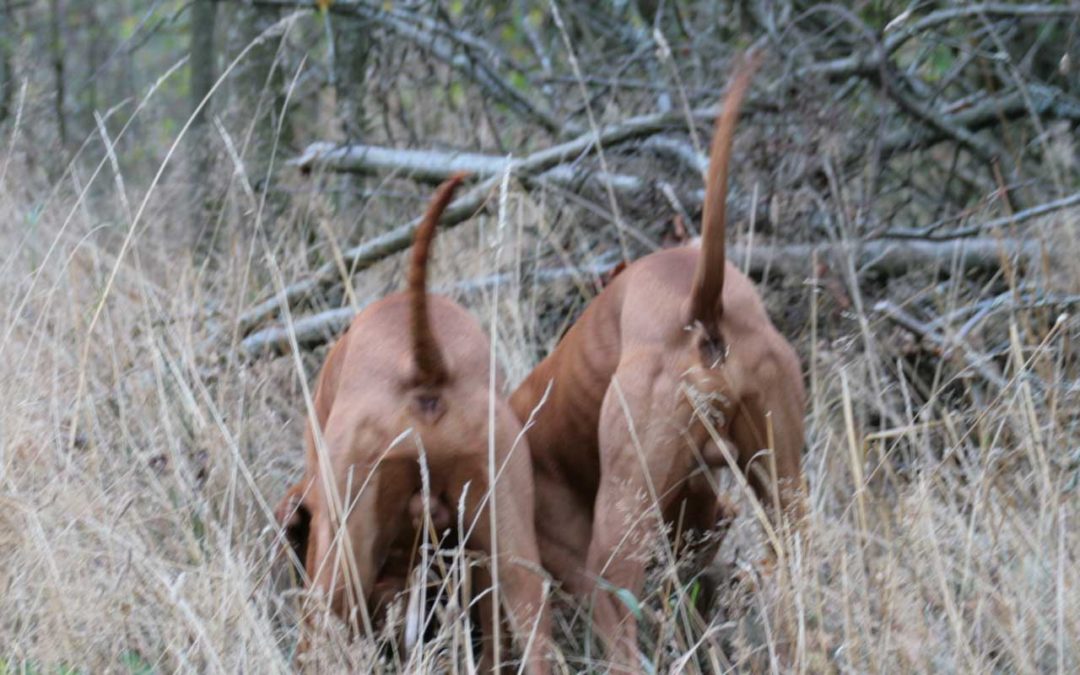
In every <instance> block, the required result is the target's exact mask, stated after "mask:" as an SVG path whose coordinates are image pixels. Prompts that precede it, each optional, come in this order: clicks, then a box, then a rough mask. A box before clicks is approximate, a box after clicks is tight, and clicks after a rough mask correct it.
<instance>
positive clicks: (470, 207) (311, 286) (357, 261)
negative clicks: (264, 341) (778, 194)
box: [237, 103, 760, 335]
mask: <svg viewBox="0 0 1080 675" xmlns="http://www.w3.org/2000/svg"><path fill="white" fill-rule="evenodd" d="M754 108H755V106H754V104H753V103H749V104H747V105H745V106H744V112H743V115H744V116H745V115H746V114H747V113H748V112H749V111H752V110H753V109H754ZM758 109H759V110H760V107H758ZM716 112H717V108H716V107H710V108H701V109H697V110H693V111H691V117H692V118H693V119H694V120H695V121H700V122H702V123H705V124H708V123H711V122H712V120H713V119H714V118H715V116H716ZM685 124H686V116H685V115H683V114H681V113H660V114H652V115H640V116H637V117H631V118H629V119H627V120H624V121H622V122H619V123H617V124H610V125H607V126H604V127H601V128H600V129H598V130H596V131H589V132H587V133H585V134H582V135H581V136H578V137H577V138H575V139H573V140H570V141H567V142H566V143H560V144H559V145H555V146H552V147H550V148H546V149H544V150H539V151H537V152H535V153H533V154H531V155H529V156H527V157H525V158H523V159H518V160H512V162H511V172H512V173H513V174H514V175H515V176H521V177H527V176H533V175H536V174H542V173H544V172H545V171H548V170H549V169H552V168H554V167H556V166H558V165H560V164H567V163H571V162H573V161H575V160H578V159H580V158H582V157H584V156H586V155H587V154H588V153H589V152H591V151H592V150H593V149H594V148H595V147H596V146H598V145H600V146H609V145H614V144H617V143H625V142H627V141H630V140H634V139H637V138H642V137H645V136H650V135H652V134H655V133H656V132H658V131H662V130H664V129H670V128H674V127H678V126H679V125H685ZM497 181H498V176H493V177H491V178H488V179H486V180H484V181H482V182H481V183H480V184H478V185H477V186H476V187H474V188H473V189H472V190H469V191H468V192H466V193H465V194H463V195H461V196H460V197H458V198H457V199H456V200H454V202H453V203H451V204H450V206H449V207H448V208H447V209H446V211H445V212H444V213H443V217H442V220H440V221H439V223H440V225H442V226H443V227H450V226H453V225H457V224H459V223H461V222H462V221H464V220H465V219H467V218H468V217H470V216H471V215H472V214H473V213H475V212H476V211H477V210H478V209H479V208H480V207H481V206H482V205H483V204H484V202H485V201H486V200H487V197H488V195H489V193H490V192H491V190H492V189H493V188H494V187H495V185H496V182H497ZM418 223H419V218H417V219H414V220H412V221H410V222H408V223H406V224H404V225H401V226H398V227H396V228H394V229H392V230H390V231H389V232H385V233H383V234H381V235H379V236H378V237H375V238H374V239H372V240H370V241H368V242H365V243H363V244H359V245H357V246H354V247H352V248H350V249H348V250H346V251H344V252H343V254H342V255H343V258H344V263H345V265H346V266H347V267H348V268H349V269H350V271H351V272H352V273H356V272H358V271H360V270H362V269H365V268H367V267H369V266H370V265H371V264H372V263H374V262H376V261H378V260H381V259H383V258H385V257H386V256H388V255H391V254H393V253H396V252H398V251H401V250H404V249H405V248H408V246H409V245H410V244H411V243H412V236H413V231H414V230H415V229H416V226H417V224H418ZM337 276H338V270H337V266H336V265H335V264H334V263H332V262H328V263H326V264H324V265H323V266H322V267H320V268H319V269H317V270H316V271H315V272H314V274H313V275H312V276H311V277H309V278H307V279H304V280H302V281H299V282H296V283H293V284H290V285H289V286H287V287H286V288H285V290H284V293H283V294H282V295H277V294H275V295H274V296H272V297H270V298H268V299H267V300H264V301H263V302H261V303H259V304H258V305H256V306H254V307H252V308H251V309H249V310H248V311H246V312H244V313H243V314H242V315H240V317H238V319H237V321H238V324H239V326H238V327H239V331H240V334H241V335H247V334H248V333H250V332H251V330H252V329H254V328H255V327H257V326H258V325H259V324H261V323H262V322H264V321H266V320H267V319H269V318H271V317H273V316H274V315H275V314H276V313H277V312H278V311H279V310H280V308H281V302H282V298H284V301H285V302H288V303H289V305H290V306H295V305H297V304H298V303H300V302H303V301H304V300H305V299H306V298H310V297H311V296H312V294H313V293H315V292H316V291H317V290H318V289H320V288H321V287H323V286H324V285H326V284H328V283H332V282H333V281H334V280H335V279H336V278H337Z"/></svg>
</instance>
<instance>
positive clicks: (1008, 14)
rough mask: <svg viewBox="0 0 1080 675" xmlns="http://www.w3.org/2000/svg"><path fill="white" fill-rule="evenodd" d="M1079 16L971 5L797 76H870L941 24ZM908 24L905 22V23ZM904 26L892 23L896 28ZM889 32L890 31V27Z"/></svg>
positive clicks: (1049, 8)
mask: <svg viewBox="0 0 1080 675" xmlns="http://www.w3.org/2000/svg"><path fill="white" fill-rule="evenodd" d="M1078 14H1080V8H1077V7H1076V6H1075V5H1074V6H1069V5H1068V4H1066V5H1064V6H1054V5H1038V4H1027V5H1022V4H1013V3H1005V2H988V3H984V4H977V5H969V6H966V7H954V8H950V9H942V10H938V11H936V12H931V13H930V14H927V15H926V16H924V17H922V18H921V19H916V20H915V21H914V22H912V23H909V24H908V25H907V26H905V27H903V28H900V29H899V30H897V31H895V32H890V33H889V34H888V35H887V36H886V37H885V39H884V40H883V41H882V49H881V51H880V52H878V51H877V50H874V51H869V52H861V53H857V54H851V55H849V56H845V57H841V58H838V59H834V60H832V61H825V62H820V63H811V64H809V65H806V66H803V67H802V68H800V69H799V70H797V71H796V76H797V77H800V78H801V77H804V76H806V75H829V76H833V77H850V76H852V75H868V74H872V73H873V72H875V71H876V70H877V69H878V68H879V67H880V66H881V63H882V61H881V59H882V57H884V58H888V57H889V56H891V55H892V54H893V52H895V51H896V50H897V49H899V48H900V47H902V46H903V45H904V43H906V42H907V41H908V40H910V39H911V38H913V37H915V36H916V35H918V34H919V33H921V32H923V31H926V30H930V29H931V28H936V27H937V26H940V25H942V24H945V23H948V22H950V21H954V20H956V19H964V18H970V17H978V18H983V17H991V16H993V17H996V18H1012V19H1049V18H1054V17H1069V16H1077V15H1078ZM904 23H906V22H904ZM898 25H903V23H894V24H890V27H891V28H896V27H897V26H898ZM886 30H889V29H888V28H887V29H886Z"/></svg>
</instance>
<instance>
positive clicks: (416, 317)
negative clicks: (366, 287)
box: [409, 173, 465, 386]
mask: <svg viewBox="0 0 1080 675" xmlns="http://www.w3.org/2000/svg"><path fill="white" fill-rule="evenodd" d="M464 179H465V174H464V173H457V174H454V175H453V176H451V177H450V178H448V179H447V180H446V182H444V183H443V184H442V185H440V186H439V188H438V189H437V190H436V191H435V197H434V198H432V200H431V204H430V205H429V206H428V210H427V213H425V214H424V219H423V220H421V221H420V225H419V226H417V228H416V235H415V236H414V237H413V254H412V263H411V264H410V265H409V295H410V296H411V305H412V308H411V314H410V324H411V328H412V341H413V359H414V361H415V364H416V373H415V384H416V385H418V386H438V385H440V384H443V383H445V382H446V379H447V377H448V373H447V370H446V362H445V361H444V360H443V354H442V350H441V349H439V343H438V342H437V341H436V340H435V333H434V332H433V331H432V330H431V318H430V316H429V315H428V295H427V262H428V254H429V253H430V252H431V241H432V240H433V239H434V238H435V228H436V226H437V225H438V224H439V219H440V218H442V214H443V211H445V210H446V206H447V204H449V203H450V200H451V199H453V197H454V191H455V190H456V189H457V187H458V185H460V184H461V181H462V180H464Z"/></svg>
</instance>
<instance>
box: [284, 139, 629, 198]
mask: <svg viewBox="0 0 1080 675" xmlns="http://www.w3.org/2000/svg"><path fill="white" fill-rule="evenodd" d="M288 164H289V165H290V166H295V167H297V168H299V169H300V170H302V171H311V170H313V169H315V168H319V169H325V170H328V171H341V172H351V173H380V172H385V173H398V174H402V175H405V176H408V177H410V178H412V179H414V180H418V181H423V182H428V183H440V182H442V181H444V180H446V179H447V178H449V177H450V176H451V175H453V174H455V173H457V172H459V171H464V172H466V173H468V174H471V175H472V176H473V177H475V178H491V177H492V176H499V175H502V174H503V173H505V172H506V170H507V169H508V168H513V166H514V160H513V159H511V158H509V157H499V156H496V155H484V154H480V153H476V152H456V151H449V150H408V149H398V148H385V147H381V146H377V145H361V144H346V145H338V144H336V143H327V142H319V143H312V144H311V145H309V146H308V147H307V148H306V149H305V150H304V152H303V154H301V155H300V156H299V157H297V158H296V159H293V160H290V161H289V162H288ZM583 177H587V178H588V179H589V180H591V181H594V182H597V183H600V184H606V183H609V182H610V183H611V185H612V187H613V188H614V189H615V191H616V192H639V191H641V190H643V189H644V188H645V186H646V182H645V181H644V180H642V179H641V178H638V177H637V176H629V175H626V174H613V173H604V172H602V171H600V172H583V171H581V170H577V169H575V168H574V167H572V166H568V165H566V164H561V165H559V166H556V167H554V168H552V169H549V170H547V171H545V172H544V173H542V174H539V175H538V176H537V178H538V180H539V181H540V182H541V183H552V184H555V185H560V186H563V187H566V186H569V185H572V184H574V183H576V182H577V181H580V180H581V179H582V178H583Z"/></svg>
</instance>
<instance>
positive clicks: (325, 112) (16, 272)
mask: <svg viewBox="0 0 1080 675" xmlns="http://www.w3.org/2000/svg"><path fill="white" fill-rule="evenodd" d="M1078 21H1080V8H1078V7H1077V5H1076V4H1075V3H1070V2H1033V3H994V2H985V3H979V2H922V1H919V0H908V1H903V2H890V1H878V0H855V1H854V2H850V3H846V4H845V3H812V2H800V1H795V0H743V1H734V2H704V1H694V0H673V1H670V2H664V1H659V2H654V1H651V0H638V1H636V2H635V1H632V0H617V1H616V0H612V1H605V2H585V1H579V0H560V1H554V0H552V1H551V2H533V1H527V0H505V1H493V2H476V1H471V0H451V1H445V0H414V1H403V2H390V1H386V2H365V1H360V0H351V1H350V0H333V1H332V2H331V1H330V0H319V1H318V2H309V1H307V0H255V1H252V2H244V1H240V0H231V1H229V0H221V1H220V2H213V1H210V0H111V1H110V2H89V1H79V0H0V313H2V317H3V319H2V321H0V403H2V405H0V673H9V672H20V673H21V672H27V673H46V672H64V673H67V672H101V671H109V672H132V673H149V672H173V671H178V670H179V671H198V672H219V671H227V672H236V671H238V670H240V671H246V672H277V671H284V670H289V669H290V663H291V659H292V652H293V649H294V647H295V644H296V636H297V623H296V609H297V607H298V605H299V594H298V591H297V590H296V589H295V587H294V586H293V585H292V584H291V582H290V580H289V579H288V575H287V573H286V572H285V571H283V570H282V569H281V565H278V564H275V563H274V555H273V552H274V550H275V537H276V536H277V534H278V533H277V531H276V529H275V527H274V526H273V519H272V514H271V509H272V507H273V505H274V504H275V503H276V501H277V500H278V498H279V497H280V495H281V494H282V492H283V490H284V488H285V487H286V485H287V484H289V483H290V482H291V481H292V480H294V479H295V477H296V476H297V475H298V472H299V467H300V463H301V459H302V452H301V449H302V430H303V425H304V416H305V413H306V410H305V408H304V403H303V401H304V395H303V387H304V386H305V384H306V383H309V382H310V381H311V380H312V379H313V377H314V374H315V372H316V371H317V368H318V366H319V364H320V362H321V357H322V355H323V353H324V349H325V344H326V343H327V341H328V340H331V339H333V337H334V336H335V335H336V334H337V333H339V332H340V331H341V330H342V329H343V328H344V326H345V325H346V324H347V322H348V320H349V318H350V317H351V316H352V314H353V313H355V311H356V309H357V308H359V307H361V306H363V305H364V304H366V303H367V302H370V301H371V300H374V299H377V298H378V297H381V296H382V295H384V294H386V293H388V292H390V291H392V290H395V289H397V288H399V287H400V286H401V284H402V282H403V275H402V270H403V268H402V263H403V257H402V256H401V255H400V252H401V251H403V250H405V249H406V248H407V246H408V243H409V241H410V235H411V226H412V224H413V223H414V222H415V220H414V219H415V218H416V217H417V216H418V215H419V214H420V213H421V211H422V210H423V207H424V204H425V202H426V200H427V199H428V197H429V196H430V193H431V190H432V187H433V184H434V183H436V182H438V181H439V180H440V179H442V178H443V177H445V176H446V175H448V174H449V173H450V172H452V171H454V170H455V169H457V168H462V167H464V168H468V169H469V170H470V171H471V172H472V173H473V176H474V177H473V179H472V182H471V183H470V186H469V189H467V190H465V191H463V192H462V193H461V195H460V197H459V199H458V201H457V202H456V203H455V204H454V205H453V206H452V207H451V209H450V210H449V212H448V214H447V217H446V219H445V222H444V227H443V229H442V230H441V234H440V238H439V240H438V242H437V244H436V249H435V260H434V268H435V274H434V277H435V281H434V284H435V286H436V288H437V289H439V290H441V291H442V292H447V293H450V294H451V295H453V296H454V297H456V298H458V299H459V300H461V301H462V302H463V303H465V304H466V305H467V306H468V307H470V308H471V309H473V310H474V312H475V314H476V316H477V318H478V319H479V320H480V321H481V322H482V323H483V325H484V326H485V327H486V328H487V329H488V331H489V334H491V336H492V338H493V340H494V341H495V344H496V349H497V352H498V358H499V361H500V364H501V365H502V367H503V369H504V372H505V373H506V375H507V386H508V387H512V386H514V385H515V384H516V383H517V382H519V381H520V380H521V378H522V377H524V375H525V373H527V372H528V370H529V368H531V367H532V366H533V365H534V364H535V363H536V362H537V360H538V359H539V358H541V357H542V356H543V355H545V354H546V353H548V351H549V350H550V349H551V347H552V345H553V344H554V343H555V341H556V340H557V339H558V337H559V335H560V334H561V333H562V331H563V330H564V329H565V327H566V325H568V322H570V321H572V320H573V319H574V318H575V317H576V316H577V315H578V314H579V313H580V311H581V309H582V307H583V306H584V305H585V303H586V302H587V301H588V299H589V298H591V297H592V296H593V295H595V293H596V292H597V290H598V288H599V287H600V285H601V284H602V282H603V279H604V277H605V275H606V274H607V273H608V272H609V271H610V270H611V269H612V268H613V266H614V265H615V264H616V263H617V262H618V261H619V260H622V259H624V258H625V259H633V258H636V257H640V256H641V255H643V254H645V253H647V252H648V251H650V250H653V249H655V248H657V247H659V246H664V245H669V244H670V243H673V242H675V241H679V240H680V239H682V238H683V237H684V236H686V235H688V234H689V235H692V234H693V233H694V232H695V230H696V225H697V222H698V219H699V216H700V202H701V194H702V173H703V170H704V167H705V166H706V164H705V162H706V158H705V156H704V153H705V150H706V147H707V143H708V138H709V134H710V131H711V121H712V119H713V117H714V115H715V111H716V108H715V106H716V104H717V102H718V101H719V100H720V98H721V96H722V93H723V90H724V87H725V84H726V80H727V76H728V73H729V72H730V71H731V64H732V63H733V60H734V59H735V58H737V56H738V55H739V54H741V53H743V52H745V51H746V50H747V49H750V48H757V49H760V50H762V51H763V52H764V54H765V55H766V58H765V63H764V67H763V69H762V71H761V72H760V73H759V75H758V76H757V78H756V80H755V84H754V87H753V90H752V92H751V95H750V100H749V102H748V104H747V106H746V109H745V113H744V115H743V118H742V121H741V123H740V126H739V128H738V132H737V138H736V143H735V155H734V160H733V166H732V174H733V181H732V187H731V192H730V197H729V205H730V209H729V210H730V213H731V216H730V220H729V227H728V237H729V245H730V246H729V255H730V257H731V258H732V259H733V260H734V261H735V262H736V263H737V264H740V265H743V266H745V268H746V269H747V270H749V271H750V272H751V274H752V276H754V278H755V279H756V280H757V281H758V283H759V285H760V288H761V289H762V292H763V294H764V295H765V298H766V302H767V304H768V306H769V309H770V313H771V315H772V317H773V320H774V322H775V323H776V324H777V326H778V327H779V328H780V330H781V331H782V332H783V333H784V334H785V335H786V336H788V337H789V339H790V340H791V341H792V342H793V344H795V345H796V348H797V350H798V351H799V354H800V357H801V359H802V363H803V368H804V372H805V374H806V382H807V386H808V391H809V392H810V398H811V401H810V405H809V408H808V411H807V430H808V446H807V451H806V454H805V457H804V467H805V470H806V473H807V476H808V480H809V485H810V489H811V509H810V514H809V519H808V523H807V528H806V530H805V532H804V534H803V535H802V536H800V537H797V538H793V539H791V540H790V541H788V548H787V551H786V554H785V556H784V558H783V559H782V561H781V564H780V566H779V567H778V570H777V571H776V572H775V573H774V575H773V576H772V577H770V578H768V579H766V580H763V581H762V582H761V583H758V584H748V583H742V582H740V581H738V580H739V579H743V580H745V579H746V578H748V577H752V576H753V574H754V571H755V569H756V568H755V565H754V562H755V561H756V560H757V559H758V557H759V555H760V552H761V548H762V541H761V534H760V531H759V528H758V526H757V523H755V522H754V521H753V518H752V516H751V515H750V514H751V512H750V510H749V509H747V508H744V509H743V510H742V513H743V514H744V515H743V516H741V517H740V519H739V520H738V521H737V523H736V526H735V528H734V531H733V533H732V535H731V536H730V537H729V538H728V540H727V541H726V542H725V544H724V547H723V549H722V551H721V554H720V558H719V559H718V560H717V561H716V563H715V565H714V566H713V570H712V573H714V574H716V575H719V576H720V578H722V579H725V580H727V583H725V584H723V589H724V591H723V593H721V595H720V597H718V598H717V600H716V602H715V603H714V606H712V607H711V608H708V609H706V610H705V611H704V612H698V611H697V610H696V609H695V608H694V602H693V600H694V597H695V593H696V592H697V591H696V590H695V589H696V588H697V586H696V585H695V583H696V582H694V581H690V582H687V581H686V580H685V579H682V580H680V577H679V575H678V570H677V569H665V568H663V567H662V566H659V565H658V566H656V567H657V568H656V569H655V570H654V573H653V579H654V583H653V584H652V585H651V586H650V590H649V593H648V595H647V596H645V597H642V598H630V599H628V601H629V602H632V603H633V606H634V609H635V610H636V611H637V612H639V613H640V614H641V616H642V618H643V619H644V621H645V624H646V625H647V629H646V630H645V631H644V635H643V636H642V640H643V642H642V646H643V648H644V649H645V651H646V653H648V654H650V655H651V659H652V662H653V665H654V667H655V669H656V670H657V671H675V670H683V669H688V670H690V671H691V672H697V671H703V672H719V671H728V670H735V671H740V672H741V671H746V670H751V671H755V672H765V671H771V672H780V671H785V672H786V671H797V672H808V671H809V672H835V671H844V672H848V671H851V672H867V671H882V670H899V671H905V672H906V671H922V672H925V671H938V670H943V671H963V672H971V671H979V672H985V671H989V670H992V671H1002V672H1070V671H1076V670H1077V669H1078V668H1080V648H1078V645H1080V619H1078V617H1080V564H1077V562H1078V556H1080V534H1078V533H1080V499H1078V488H1080V442H1078V441H1080V429H1078V421H1080V399H1078V395H1080V380H1078V377H1080V365H1078V363H1077V358H1076V356H1075V353H1074V352H1075V340H1076V338H1077V337H1078V336H1080V321H1078V319H1077V318H1076V317H1075V316H1074V307H1075V306H1076V305H1077V304H1078V303H1080V267H1078V266H1077V265H1076V260H1077V259H1078V256H1080V233H1078V231H1077V220H1078V215H1080V211H1078V208H1077V205H1080V166H1078V154H1077V146H1076V140H1075V136H1076V129H1077V124H1078V122H1080V63H1078V62H1080V44H1078V28H1080V26H1078ZM728 487H729V488H730V490H731V492H732V494H733V495H734V496H735V497H736V498H741V497H742V495H741V493H740V492H739V490H738V487H737V485H736V484H735V482H734V481H732V482H731V483H730V484H729V485H728ZM448 589H449V590H448V592H450V593H452V594H456V593H458V590H457V589H456V587H455V586H453V585H452V584H451V585H450V586H448ZM467 600H468V599H467V598H460V597H459V602H465V601H467ZM467 630H468V627H467V626H466V625H465V622H464V619H462V618H461V616H459V615H458V614H454V613H453V612H452V611H450V610H446V613H445V615H444V616H442V620H441V621H440V622H439V628H438V630H437V631H436V632H435V635H434V636H433V637H431V639H430V640H429V641H428V642H426V643H425V646H424V648H423V649H420V650H417V651H415V652H414V653H412V654H410V655H407V656H406V655H402V654H400V653H398V652H396V651H394V650H393V649H391V648H390V647H388V646H387V645H389V644H391V643H392V642H393V640H392V638H391V637H388V636H387V635H384V636H381V637H379V638H377V639H375V638H371V639H364V640H358V641H354V642H351V643H346V642H345V641H344V640H343V639H341V636H337V639H332V636H331V637H330V638H327V640H326V644H325V645H324V647H323V648H322V649H321V650H319V652H318V654H317V655H316V658H318V659H319V663H320V665H321V666H322V667H323V668H325V669H326V670H329V671H339V670H344V669H353V670H361V669H368V668H371V667H376V666H378V667H380V668H382V669H384V670H391V671H393V670H407V671H421V670H428V669H432V668H449V667H451V666H452V667H453V668H456V669H457V670H459V671H464V672H468V671H469V667H470V664H471V663H472V662H473V660H472V654H471V652H470V651H469V649H468V648H467V645H468V640H467V639H464V636H465V635H466V633H467ZM557 632H558V637H559V640H560V644H561V645H562V647H563V654H564V657H565V663H564V664H563V665H564V666H565V668H566V669H567V670H570V671H582V670H590V669H592V670H602V669H603V667H604V664H603V662H602V661H600V660H599V659H598V657H597V655H596V654H597V653H596V651H595V650H594V649H593V648H592V647H591V645H590V634H589V630H588V621H587V617H584V616H575V615H561V616H560V617H559V621H558V629H557ZM455 672H456V671H455Z"/></svg>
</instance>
